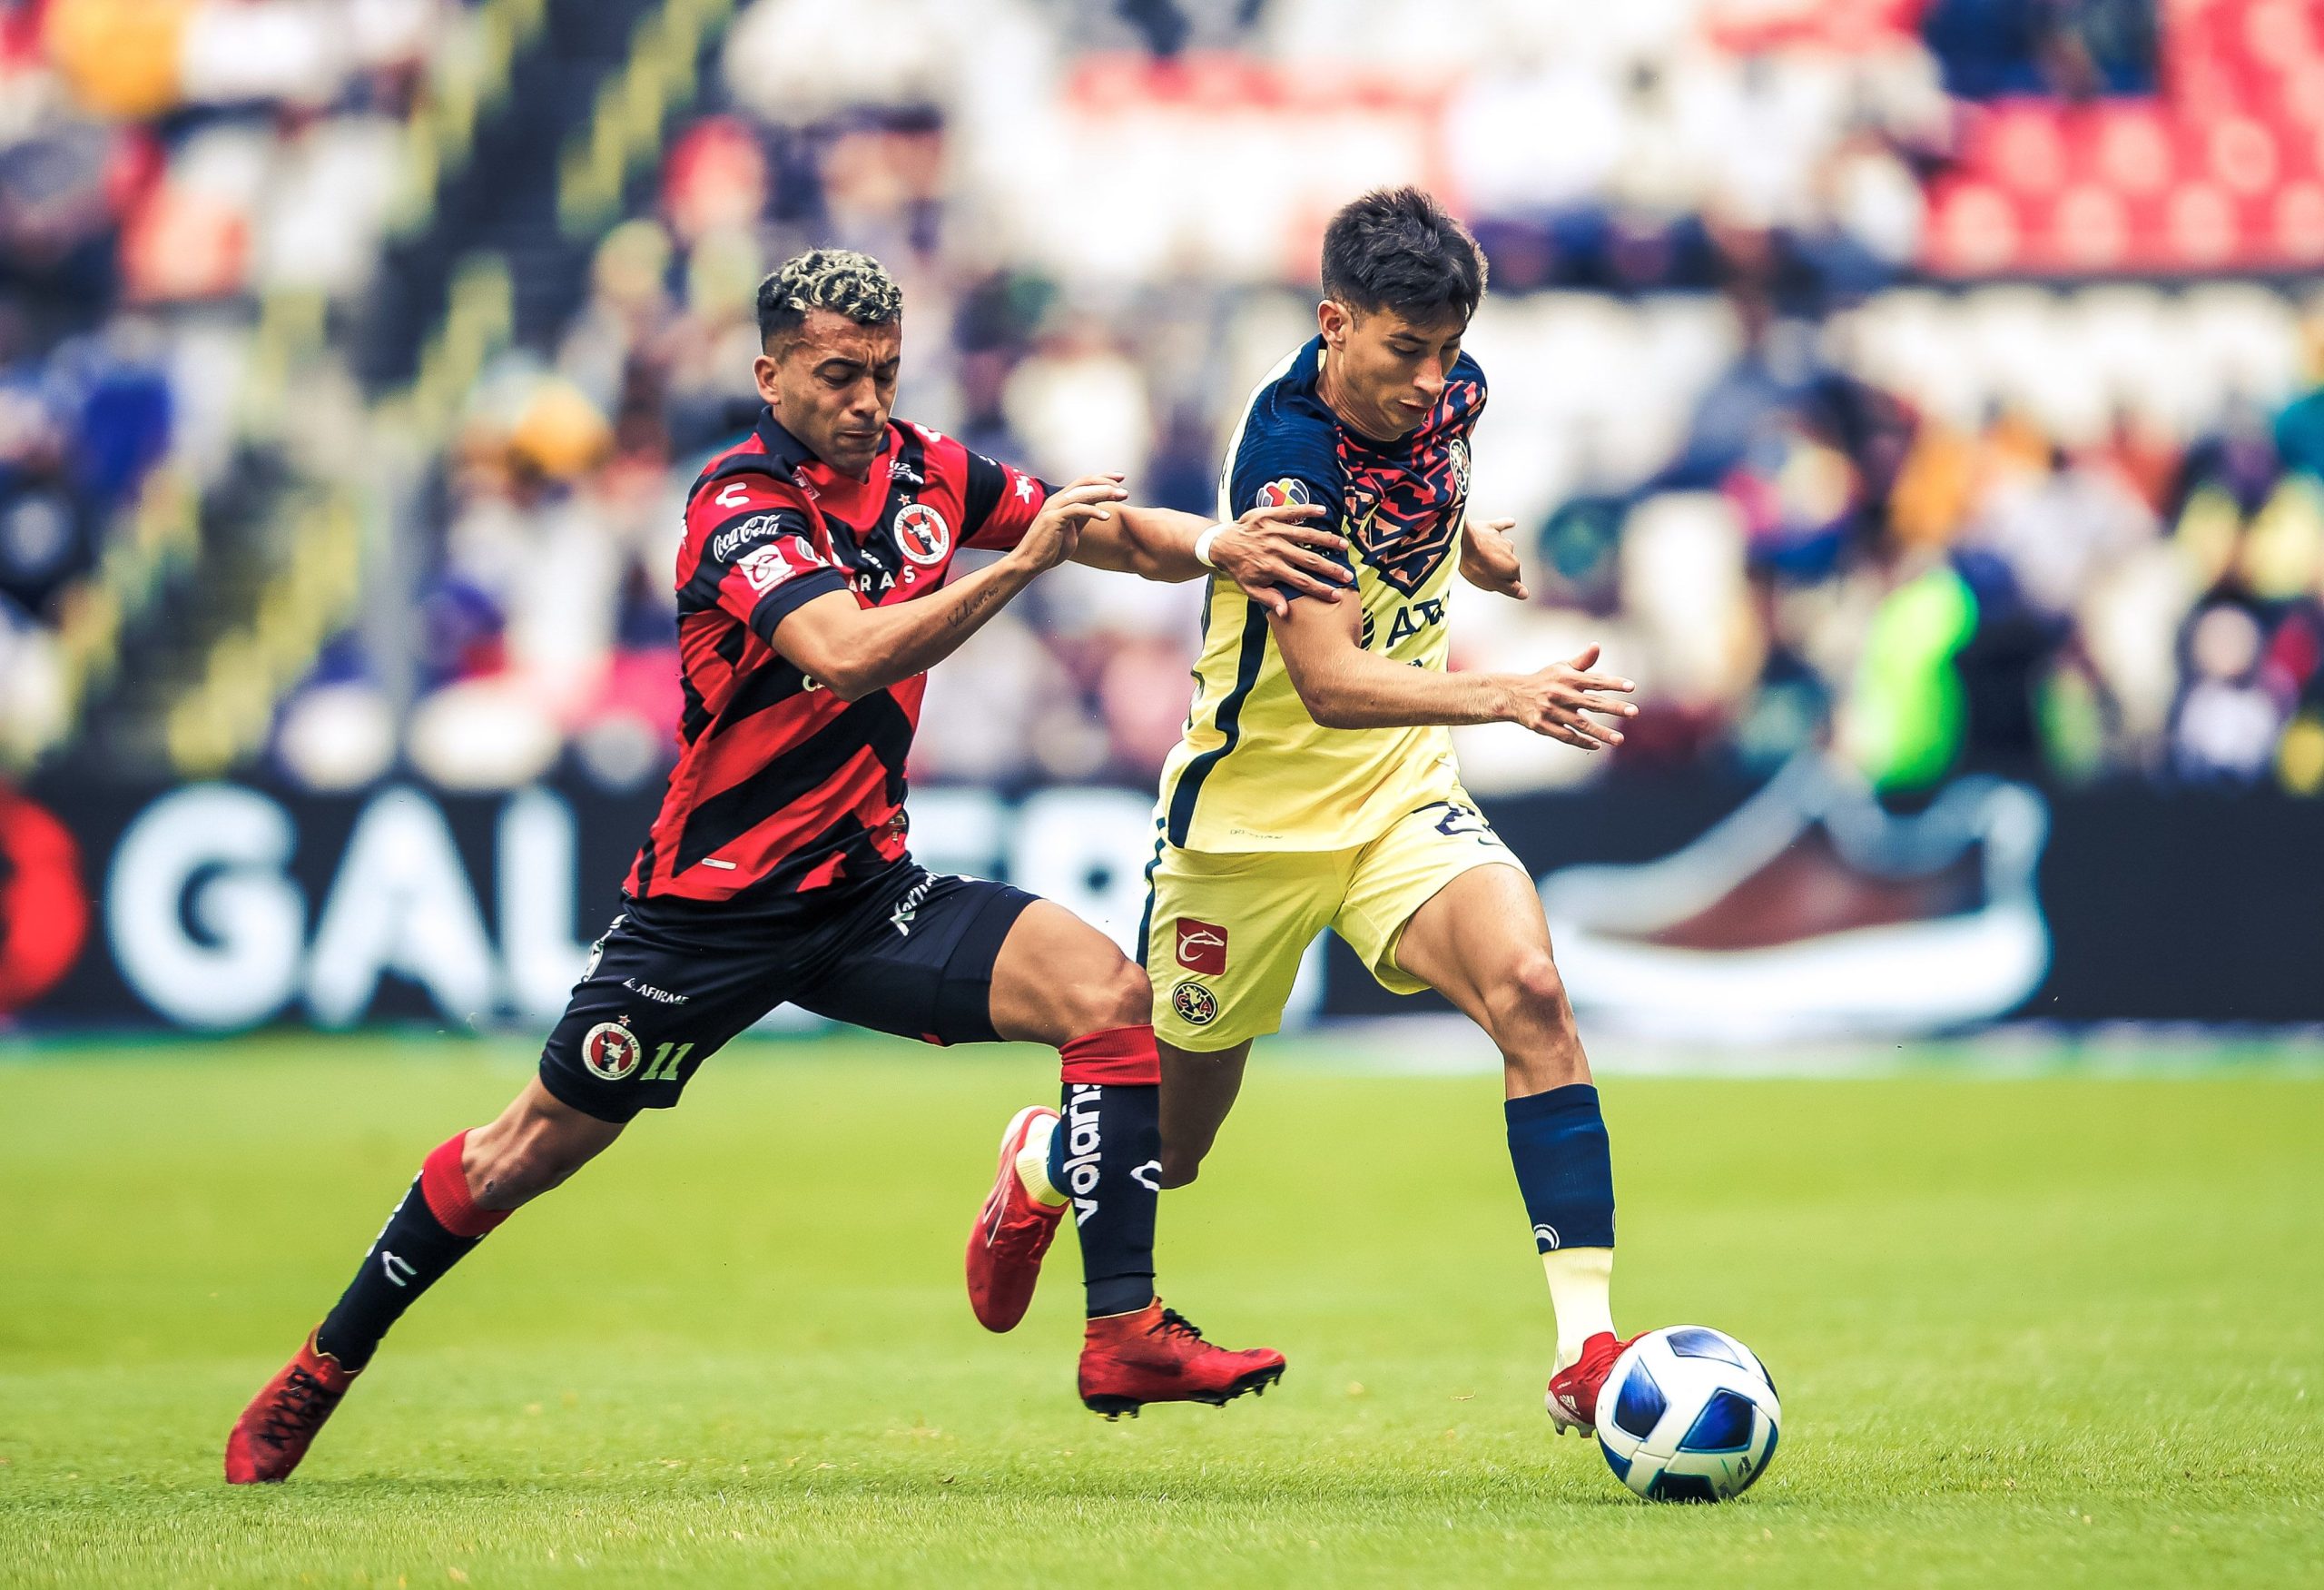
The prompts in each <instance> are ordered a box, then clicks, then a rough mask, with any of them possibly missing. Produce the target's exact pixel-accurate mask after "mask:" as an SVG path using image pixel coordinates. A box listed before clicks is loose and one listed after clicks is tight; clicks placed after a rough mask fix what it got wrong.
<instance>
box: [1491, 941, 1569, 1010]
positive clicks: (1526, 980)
mask: <svg viewBox="0 0 2324 1590" xmlns="http://www.w3.org/2000/svg"><path fill="white" fill-rule="evenodd" d="M1491 1002H1492V1005H1493V1006H1494V1010H1495V1014H1496V1015H1498V1016H1500V1017H1501V1018H1502V1019H1503V1020H1505V1021H1506V1020H1519V1021H1526V1022H1547V1023H1549V1024H1550V1025H1552V1026H1571V1024H1572V1022H1573V1007H1572V1005H1571V1003H1570V1002H1568V1001H1567V999H1566V993H1565V979H1564V978H1563V977H1561V976H1560V975H1559V973H1558V963H1556V962H1555V961H1553V960H1551V958H1550V953H1549V952H1548V951H1547V950H1530V951H1528V952H1526V953H1524V954H1523V955H1521V956H1520V957H1519V958H1518V961H1517V963H1516V964H1515V965H1514V966H1512V967H1511V968H1510V969H1509V972H1508V973H1507V974H1506V975H1505V976H1504V977H1502V980H1501V983H1500V985H1499V987H1498V988H1496V989H1495V990H1494V992H1493V994H1492V999H1491Z"/></svg>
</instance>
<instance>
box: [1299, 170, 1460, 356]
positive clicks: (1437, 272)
mask: <svg viewBox="0 0 2324 1590" xmlns="http://www.w3.org/2000/svg"><path fill="white" fill-rule="evenodd" d="M1324 292H1325V293H1326V294H1328V295H1329V296H1331V297H1333V298H1335V299H1337V300H1339V301H1341V302H1342V303H1344V304H1345V305H1347V306H1348V307H1349V308H1350V309H1353V310H1357V311H1372V310H1382V309H1393V310H1394V311H1396V312H1397V313H1398V314H1401V315H1403V316H1404V317H1405V318H1407V319H1409V320H1414V321H1425V320H1433V319H1434V318H1436V317H1437V316H1438V315H1441V314H1443V312H1444V311H1447V310H1450V311H1452V312H1454V313H1456V314H1458V315H1459V316H1460V317H1461V320H1462V323H1463V324H1466V323H1467V321H1468V320H1469V317H1470V316H1472V315H1473V314H1475V313H1476V312H1477V304H1478V302H1479V301H1481V300H1482V298H1483V297H1484V295H1485V256H1484V251H1483V250H1482V249H1480V248H1479V247H1477V240H1476V239H1475V238H1473V237H1471V236H1470V235H1469V229H1468V228H1467V227H1465V226H1462V224H1461V223H1460V222H1457V221H1455V220H1453V219H1452V216H1451V215H1449V214H1447V213H1446V212H1445V210H1444V207H1443V205H1441V204H1439V203H1438V202H1436V201H1435V200H1433V199H1432V198H1430V197H1429V196H1428V195H1427V194H1426V193H1422V192H1421V191H1420V190H1419V189H1418V188H1379V189H1375V190H1374V191H1373V192H1372V193H1366V194H1364V197H1363V198H1361V199H1357V200H1355V201H1354V202H1352V203H1349V204H1346V205H1344V206H1342V208H1341V210H1340V212H1339V213H1338V214H1337V215H1334V216H1333V217H1332V223H1331V225H1330V226H1328V227H1326V228H1325V229H1324Z"/></svg>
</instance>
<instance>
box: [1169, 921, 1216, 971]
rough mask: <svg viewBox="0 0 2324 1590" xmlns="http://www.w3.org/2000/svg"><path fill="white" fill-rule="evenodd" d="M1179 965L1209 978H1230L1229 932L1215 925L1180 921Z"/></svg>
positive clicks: (1212, 923)
mask: <svg viewBox="0 0 2324 1590" xmlns="http://www.w3.org/2000/svg"><path fill="white" fill-rule="evenodd" d="M1178 964H1179V965H1181V966H1184V967H1185V968H1186V969H1187V971H1189V972H1199V973H1202V974H1203V975H1204V976H1206V977H1224V976H1225V975H1226V929H1225V928H1223V927H1221V926H1219V925H1218V924H1217V923H1215V922H1196V920H1195V919H1194V918H1193V917H1191V916H1182V917H1180V918H1179V919H1178Z"/></svg>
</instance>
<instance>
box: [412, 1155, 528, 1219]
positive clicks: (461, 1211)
mask: <svg viewBox="0 0 2324 1590" xmlns="http://www.w3.org/2000/svg"><path fill="white" fill-rule="evenodd" d="M467 1147H468V1133H467V1132H461V1133H460V1134H459V1135H458V1137H455V1138H452V1139H450V1140H449V1141H446V1142H441V1143H438V1144H437V1145H436V1150H435V1151H434V1152H433V1153H431V1154H429V1155H428V1158H427V1159H426V1160H424V1161H422V1162H421V1164H420V1167H419V1191H420V1196H421V1197H423V1198H425V1199H427V1200H428V1213H429V1214H431V1215H434V1216H435V1217H436V1223H437V1224H438V1225H439V1226H441V1227H443V1228H444V1230H448V1231H449V1232H451V1233H452V1235H453V1236H455V1237H481V1236H483V1235H484V1234H485V1233H486V1232H487V1231H489V1230H492V1228H493V1227H495V1226H497V1225H498V1224H499V1223H500V1222H501V1221H503V1220H507V1218H508V1217H509V1216H510V1215H512V1214H514V1213H516V1212H517V1211H516V1210H505V1209H478V1208H477V1206H476V1200H475V1199H473V1198H471V1197H470V1196H469V1195H468V1172H467V1171H466V1170H463V1169H461V1167H460V1157H461V1155H462V1153H463V1152H464V1151H466V1150H467Z"/></svg>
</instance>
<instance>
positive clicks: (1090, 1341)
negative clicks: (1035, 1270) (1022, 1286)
mask: <svg viewBox="0 0 2324 1590" xmlns="http://www.w3.org/2000/svg"><path fill="white" fill-rule="evenodd" d="M1283 1369H1284V1363H1283V1355H1282V1354H1281V1353H1279V1352H1276V1351H1275V1349H1274V1348H1251V1349H1250V1350H1249V1351H1247V1352H1239V1353H1237V1352H1229V1351H1227V1350H1226V1348H1219V1347H1213V1346H1211V1344H1210V1343H1208V1342H1206V1341H1205V1340H1204V1339H1203V1336H1202V1332H1201V1331H1200V1330H1199V1329H1197V1328H1196V1327H1195V1324H1194V1322H1193V1321H1192V1320H1190V1319H1188V1318H1187V1317H1186V1316H1185V1315H1183V1314H1181V1313H1179V1312H1178V1311H1177V1309H1165V1308H1164V1307H1163V1306H1162V1299H1159V1298H1157V1299H1154V1301H1152V1302H1151V1303H1148V1304H1147V1306H1146V1307H1145V1308H1143V1309H1139V1310H1138V1311H1137V1313H1135V1314H1109V1315H1106V1316H1104V1317H1102V1318H1097V1319H1092V1320H1090V1321H1089V1322H1088V1328H1087V1329H1086V1332H1085V1334H1084V1336H1083V1338H1082V1346H1081V1400H1082V1402H1083V1403H1084V1404H1086V1405H1087V1406H1088V1407H1089V1408H1090V1409H1091V1410H1092V1411H1093V1412H1096V1413H1101V1414H1104V1415H1105V1416H1106V1417H1108V1418H1118V1417H1121V1416H1122V1415H1123V1414H1128V1415H1129V1416H1130V1417H1132V1418H1136V1417H1137V1410H1138V1409H1139V1408H1141V1407H1145V1406H1146V1405H1147V1403H1149V1402H1205V1403H1208V1404H1210V1405H1211V1406H1213V1407H1217V1406H1219V1405H1221V1404H1224V1403H1226V1402H1229V1401H1232V1400H1233V1399H1234V1398H1236V1397H1240V1396H1242V1395H1243V1393H1245V1392H1246V1391H1256V1392H1258V1393H1260V1394H1262V1395H1264V1394H1265V1391H1266V1388H1268V1387H1270V1386H1272V1385H1274V1384H1275V1382H1276V1381H1278V1380H1280V1379H1282V1378H1283Z"/></svg>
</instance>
